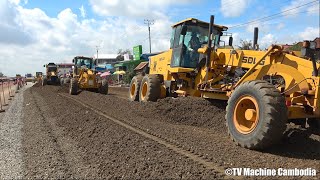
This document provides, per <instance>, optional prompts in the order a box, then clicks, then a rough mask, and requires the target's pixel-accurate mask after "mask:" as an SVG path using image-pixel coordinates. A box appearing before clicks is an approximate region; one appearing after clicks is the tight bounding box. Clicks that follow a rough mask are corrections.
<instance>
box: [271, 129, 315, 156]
mask: <svg viewBox="0 0 320 180" xmlns="http://www.w3.org/2000/svg"><path fill="white" fill-rule="evenodd" d="M314 134H316V132H314V131H312V130H311V129H303V128H290V129H288V130H287V131H286V132H285V134H284V138H283V140H282V143H281V144H279V145H276V146H274V147H271V148H270V149H268V150H266V151H265V152H267V153H271V154H276V155H279V156H284V157H290V158H298V159H310V160H320V141H317V140H315V139H312V136H313V135H314Z"/></svg>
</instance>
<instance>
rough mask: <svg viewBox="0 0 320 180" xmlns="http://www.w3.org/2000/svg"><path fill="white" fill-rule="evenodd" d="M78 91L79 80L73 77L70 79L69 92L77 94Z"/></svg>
mask: <svg viewBox="0 0 320 180" xmlns="http://www.w3.org/2000/svg"><path fill="white" fill-rule="evenodd" d="M77 93H78V80H77V79H75V78H72V79H71V81H70V87H69V94H71V95H77Z"/></svg>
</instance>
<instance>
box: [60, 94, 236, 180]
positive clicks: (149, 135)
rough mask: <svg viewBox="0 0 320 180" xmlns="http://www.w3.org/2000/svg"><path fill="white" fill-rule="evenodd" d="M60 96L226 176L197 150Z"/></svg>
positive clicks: (222, 170)
mask: <svg viewBox="0 0 320 180" xmlns="http://www.w3.org/2000/svg"><path fill="white" fill-rule="evenodd" d="M59 95H60V96H62V97H65V98H68V99H70V100H72V101H75V102H77V103H79V104H81V105H82V106H84V107H86V108H88V109H90V110H92V111H93V112H95V113H97V114H99V115H100V116H103V117H105V118H107V119H109V120H112V121H113V122H115V123H117V124H119V125H120V126H122V127H125V128H127V129H129V130H131V131H133V132H135V133H137V134H140V135H141V136H143V137H146V138H149V139H151V140H153V141H155V142H157V143H159V144H161V145H164V146H165V147H167V148H169V149H170V150H172V151H174V152H176V153H178V154H180V155H183V156H186V157H188V158H190V159H191V160H193V161H195V162H197V163H198V164H200V165H203V166H204V167H205V168H207V169H209V170H214V171H215V172H216V173H218V174H220V175H221V176H222V177H225V170H224V168H223V167H221V166H217V165H216V164H215V163H213V162H210V161H207V160H206V159H205V158H202V157H201V156H198V155H197V154H196V153H195V152H193V151H190V150H184V149H182V148H181V146H179V145H175V144H174V143H173V142H172V141H170V140H169V139H166V138H162V137H161V136H160V135H157V134H154V133H152V132H148V131H146V130H144V129H142V128H141V127H140V128H139V127H137V125H136V124H132V123H131V122H128V121H125V120H119V119H116V118H114V117H111V116H108V115H106V114H105V113H103V112H102V111H99V110H97V109H96V108H94V107H92V106H90V105H88V104H86V103H83V102H81V101H80V100H77V99H74V98H72V97H71V96H69V95H65V94H61V93H59ZM233 178H234V179H238V177H233Z"/></svg>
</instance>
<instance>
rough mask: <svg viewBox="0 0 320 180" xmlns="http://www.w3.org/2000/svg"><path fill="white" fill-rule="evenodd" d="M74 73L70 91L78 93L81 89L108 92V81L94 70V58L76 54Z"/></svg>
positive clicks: (73, 93)
mask: <svg viewBox="0 0 320 180" xmlns="http://www.w3.org/2000/svg"><path fill="white" fill-rule="evenodd" d="M72 62H73V63H74V67H73V74H72V78H71V81H70V86H69V93H70V94H71V95H77V94H78V91H79V89H81V90H93V91H96V92H100V93H101V94H108V81H107V80H106V79H101V78H100V76H98V75H97V74H96V72H95V70H94V60H93V59H92V58H90V57H83V56H76V57H74V58H73V60H72Z"/></svg>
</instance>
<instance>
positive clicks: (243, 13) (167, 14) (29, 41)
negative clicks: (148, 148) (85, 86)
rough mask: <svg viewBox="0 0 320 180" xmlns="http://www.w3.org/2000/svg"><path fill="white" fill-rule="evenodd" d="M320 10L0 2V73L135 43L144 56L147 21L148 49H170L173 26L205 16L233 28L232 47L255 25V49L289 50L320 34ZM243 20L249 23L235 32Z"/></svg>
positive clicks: (229, 3)
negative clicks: (279, 46)
mask: <svg viewBox="0 0 320 180" xmlns="http://www.w3.org/2000/svg"><path fill="white" fill-rule="evenodd" d="M308 3H309V4H308ZM319 9H320V5H319V0H268V1H266V0H263V1H261V0H213V1H212V0H211V1H210V0H179V1H172V0H152V1H150V0H139V1H136V0H2V1H1V2H0V54H1V56H2V60H0V71H2V72H4V73H5V74H7V75H14V74H15V73H21V74H25V73H28V72H30V73H35V71H43V68H42V65H43V64H45V63H47V62H49V61H54V62H71V59H72V57H74V56H76V55H85V56H93V55H94V54H95V52H96V46H98V47H99V52H100V53H101V54H114V53H117V50H118V49H130V50H131V49H132V47H133V46H134V45H137V44H142V45H143V47H144V48H143V50H144V51H145V52H147V51H148V31H147V27H146V26H145V25H144V24H143V20H144V19H146V18H149V19H154V20H155V24H154V25H153V26H152V27H151V34H152V47H153V51H163V50H166V49H168V48H169V38H170V34H171V28H170V26H171V25H172V24H173V23H174V22H177V21H180V20H182V19H185V18H188V17H195V18H198V19H201V20H204V21H208V20H209V16H210V15H211V14H213V15H215V23H217V24H221V25H226V26H229V27H231V28H230V29H229V32H231V33H233V36H234V43H235V45H237V44H239V42H240V39H244V40H251V39H252V37H253V28H254V27H255V26H258V27H259V44H260V47H263V48H265V47H267V46H269V45H271V44H272V43H278V44H290V43H293V42H297V41H302V40H304V39H314V38H315V37H319V36H320V32H319V23H320V22H319ZM277 13H278V14H277ZM274 14H277V15H274ZM270 15H274V16H271V17H270V18H265V19H261V18H264V17H267V16H270ZM246 22H251V23H248V24H245V25H242V26H237V25H239V24H243V23H246ZM233 26H236V27H233Z"/></svg>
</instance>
